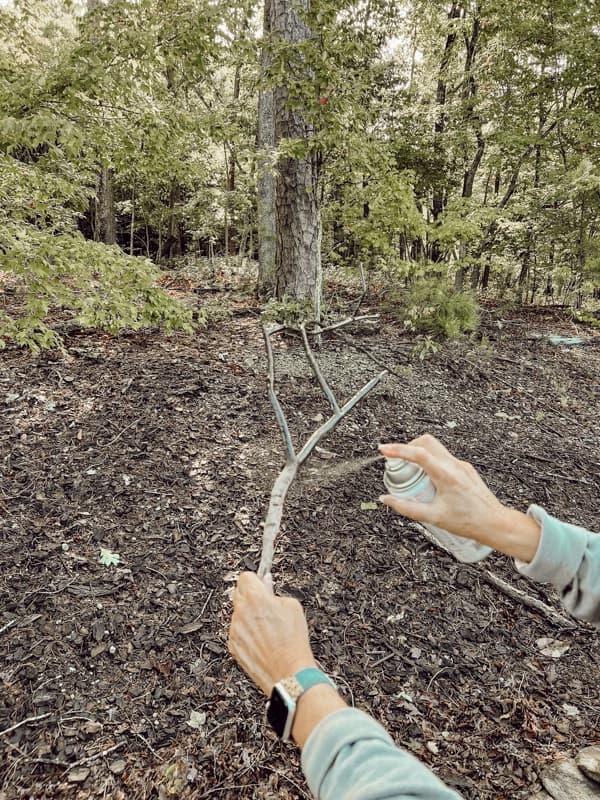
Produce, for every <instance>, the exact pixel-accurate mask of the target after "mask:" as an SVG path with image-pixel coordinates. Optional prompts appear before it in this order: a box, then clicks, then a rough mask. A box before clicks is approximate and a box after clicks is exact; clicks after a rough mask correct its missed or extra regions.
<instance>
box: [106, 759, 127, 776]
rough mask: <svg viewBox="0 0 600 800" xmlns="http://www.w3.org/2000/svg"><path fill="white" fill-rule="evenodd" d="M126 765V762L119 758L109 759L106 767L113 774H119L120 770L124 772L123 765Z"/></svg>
mask: <svg viewBox="0 0 600 800" xmlns="http://www.w3.org/2000/svg"><path fill="white" fill-rule="evenodd" d="M126 766H127V762H126V761H125V759H124V758H119V759H118V760H117V761H111V763H110V764H109V766H108V768H109V770H110V771H111V772H112V773H113V775H120V774H121V773H122V772H125V767H126Z"/></svg>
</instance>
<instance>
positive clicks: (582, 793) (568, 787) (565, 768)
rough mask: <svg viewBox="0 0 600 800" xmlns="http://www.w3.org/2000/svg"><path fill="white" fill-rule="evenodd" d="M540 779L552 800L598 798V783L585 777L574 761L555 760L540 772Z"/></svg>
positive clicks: (590, 799)
mask: <svg viewBox="0 0 600 800" xmlns="http://www.w3.org/2000/svg"><path fill="white" fill-rule="evenodd" d="M540 779H541V781H542V784H543V786H544V788H545V789H546V791H548V792H549V793H550V795H551V797H553V798H554V800H598V798H599V797H600V793H599V792H598V785H597V784H596V783H594V782H593V781H591V780H589V778H586V777H585V775H584V774H583V772H581V771H580V770H579V769H578V767H577V764H576V763H575V761H573V760H572V759H570V760H568V761H557V762H556V763H554V764H551V765H550V766H549V767H546V769H545V770H544V771H543V772H542V774H541V775H540Z"/></svg>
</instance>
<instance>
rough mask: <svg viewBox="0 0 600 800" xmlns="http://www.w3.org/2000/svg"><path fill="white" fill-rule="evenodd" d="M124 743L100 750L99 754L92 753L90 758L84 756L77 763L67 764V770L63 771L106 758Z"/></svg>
mask: <svg viewBox="0 0 600 800" xmlns="http://www.w3.org/2000/svg"><path fill="white" fill-rule="evenodd" d="M124 744H125V742H124V741H123V742H117V744H113V746H112V747H108V748H107V749H106V750H100V752H99V753H94V754H93V755H91V756H86V757H85V758H80V759H79V761H74V762H73V763H72V764H69V768H68V769H66V770H65V772H70V771H71V770H72V769H74V767H80V766H81V765H82V764H87V763H89V762H90V761H95V760H96V759H97V758H103V757H104V756H107V755H108V754H109V753H114V751H115V750H118V749H119V748H120V747H123V745H124ZM63 775H64V773H63Z"/></svg>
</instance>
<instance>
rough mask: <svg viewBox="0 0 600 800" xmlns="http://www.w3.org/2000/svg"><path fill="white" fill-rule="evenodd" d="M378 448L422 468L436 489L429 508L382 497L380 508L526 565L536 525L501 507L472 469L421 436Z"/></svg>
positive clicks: (536, 537) (533, 549) (537, 533)
mask: <svg viewBox="0 0 600 800" xmlns="http://www.w3.org/2000/svg"><path fill="white" fill-rule="evenodd" d="M379 449H380V451H381V453H382V455H384V456H386V458H403V459H405V460H406V461H412V462H414V463H415V464H418V465H419V466H420V467H423V469H424V470H425V472H426V473H427V474H428V475H429V477H430V478H431V480H432V482H433V484H434V486H435V488H436V494H435V497H434V498H433V500H432V501H431V502H430V503H421V502H418V501H415V500H406V499H404V498H400V497H395V496H394V495H384V496H383V497H382V498H381V500H382V502H383V503H385V505H387V506H390V508H393V509H394V511H397V512H398V513H399V514H403V515H404V516H405V517H410V518H411V519H415V520H418V521H419V522H428V523H430V524H432V525H436V526H437V527H439V528H443V529H445V530H447V531H449V532H450V533H456V534H458V535H459V536H466V537H467V538H469V539H475V540H476V541H478V542H481V543H482V544H486V545H488V546H489V547H493V548H494V549H495V550H499V551H500V552H503V553H506V554H507V555H511V556H513V557H515V558H519V559H521V560H523V561H531V559H532V558H533V556H534V555H535V552H536V550H537V546H538V543H539V538H540V528H539V525H538V524H537V523H536V522H535V520H533V519H532V518H531V517H527V516H526V515H525V514H521V513H520V512H518V511H514V510H513V509H510V508H507V507H506V506H504V505H503V504H502V503H501V502H500V501H499V500H498V498H497V497H496V496H495V495H494V494H493V493H492V492H491V491H490V490H489V489H488V487H487V486H486V485H485V483H484V482H483V480H482V479H481V477H480V475H479V473H478V472H477V470H476V469H475V467H473V466H472V465H471V464H469V463H468V462H466V461H460V460H459V459H458V458H455V457H454V456H453V455H452V454H451V453H450V452H449V451H448V450H446V448H445V447H444V445H443V444H442V443H441V442H440V441H438V440H437V439H436V438H435V437H434V436H431V435H430V434H425V435H424V436H419V438H418V439H414V440H413V441H412V442H410V443H409V444H383V445H380V447H379Z"/></svg>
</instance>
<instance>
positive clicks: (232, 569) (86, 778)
mask: <svg viewBox="0 0 600 800" xmlns="http://www.w3.org/2000/svg"><path fill="white" fill-rule="evenodd" d="M483 333H484V334H485V336H486V337H487V339H485V340H484V343H483V345H482V344H478V343H477V342H473V341H463V342H459V343H454V344H448V345H446V346H444V348H443V349H442V350H441V351H439V352H438V353H436V354H435V355H433V356H432V357H431V358H429V359H427V360H425V361H424V362H420V361H419V360H418V359H416V358H414V357H411V350H412V347H413V345H414V339H413V338H412V337H411V336H410V335H409V334H406V333H402V332H400V331H398V330H397V329H395V328H394V327H393V326H392V325H391V324H390V322H389V321H385V320H383V321H382V322H381V323H380V324H379V325H378V326H377V328H376V330H375V331H374V332H369V331H368V330H365V329H364V328H363V329H362V330H359V331H358V332H357V333H355V334H352V333H351V331H350V330H348V331H346V334H345V335H346V336H347V337H350V338H351V339H352V342H353V343H354V344H353V345H351V344H350V343H349V342H348V341H342V340H341V339H339V338H336V337H334V336H330V337H326V338H325V341H324V342H323V345H322V348H321V350H320V352H319V354H318V358H319V360H320V361H321V363H322V365H323V371H324V372H325V373H326V374H327V375H328V377H329V378H330V380H331V383H332V385H333V387H334V388H335V389H336V391H337V392H338V394H339V397H340V399H347V398H348V397H349V396H350V395H351V394H352V393H353V392H354V391H355V390H356V389H357V388H358V387H359V386H360V385H362V384H363V383H364V382H365V381H366V380H368V379H369V378H370V377H372V376H373V375H375V374H377V373H378V371H379V369H380V367H379V366H377V365H376V364H374V363H373V362H372V360H370V358H369V356H368V355H367V353H368V354H370V355H371V356H372V357H374V358H375V359H376V360H377V361H379V362H380V363H384V364H386V365H387V366H389V367H390V368H391V369H393V370H394V372H395V373H396V374H395V375H391V374H390V375H388V377H387V378H386V379H385V380H384V381H382V383H381V384H380V385H379V386H378V387H377V389H376V390H375V391H373V392H372V393H371V394H370V395H369V396H368V397H367V398H366V399H365V400H364V401H363V402H362V403H361V405H360V406H358V407H357V408H356V409H355V410H354V411H353V412H352V413H351V414H350V415H349V416H348V417H347V419H346V420H344V421H343V423H342V424H341V425H340V426H339V427H338V428H337V429H336V430H335V431H334V432H333V433H332V434H331V435H330V436H329V437H328V438H327V439H326V440H325V441H324V442H322V444H321V452H319V453H316V454H315V456H314V457H313V458H312V459H311V462H310V467H311V471H310V472H309V471H308V470H307V472H306V475H305V477H304V479H302V480H301V481H300V482H299V483H298V485H297V486H295V487H294V488H293V489H292V491H291V494H290V496H289V499H288V503H287V507H286V513H285V517H284V519H285V523H284V526H283V530H282V534H281V537H280V539H279V542H278V547H277V552H276V559H275V562H276V563H275V570H274V579H275V585H276V589H277V590H278V591H280V592H284V593H289V594H292V595H294V596H296V597H298V598H299V599H301V600H302V602H303V603H304V605H305V608H306V611H307V615H308V618H309V623H310V627H311V631H312V637H313V642H314V647H315V651H316V653H317V656H318V658H319V659H320V661H321V663H322V665H323V667H324V669H326V670H327V671H328V672H329V674H331V675H332V676H333V677H334V679H335V680H336V682H337V683H338V685H339V686H340V687H341V690H342V692H343V693H344V696H345V697H346V699H347V700H348V702H353V703H355V704H356V705H357V706H359V707H360V708H363V709H366V710H368V711H370V712H371V713H372V714H373V715H374V716H375V717H376V718H377V719H379V720H381V722H382V723H383V724H384V725H385V726H386V727H387V728H388V730H389V731H390V732H391V734H392V735H393V737H394V738H395V740H396V741H397V742H398V744H400V745H402V746H404V747H406V748H408V749H409V750H411V751H412V752H413V753H415V754H416V755H417V756H418V757H419V758H420V759H422V760H423V761H425V762H426V763H427V764H429V765H430V766H431V767H432V768H433V769H434V770H435V771H436V772H437V774H438V775H439V776H440V777H441V778H442V779H443V780H445V781H446V782H447V783H448V784H450V785H451V786H454V787H456V788H457V789H458V790H459V791H460V792H461V793H462V794H463V795H464V797H465V798H482V800H491V799H492V798H506V800H508V798H510V799H511V800H519V799H520V798H526V797H529V795H530V794H532V793H533V792H534V791H535V789H536V788H538V787H539V782H538V779H537V772H538V770H539V769H540V768H541V767H542V766H543V765H544V764H545V763H547V762H548V761H551V760H554V759H556V758H557V757H559V756H560V755H561V754H572V753H574V752H576V750H577V749H578V748H579V747H581V746H583V745H586V744H591V743H597V742H600V639H599V638H598V635H597V633H595V632H594V631H593V629H592V628H591V627H590V626H588V625H586V624H584V623H580V624H577V625H576V626H575V627H572V628H571V627H561V626H560V625H559V624H557V623H555V622H554V621H552V620H551V619H550V618H548V617H547V616H546V615H544V614H543V613H541V612H539V611H536V610H534V609H532V608H530V607H528V606H527V605H526V604H524V603H522V602H520V601H517V600H514V599H512V598H510V597H508V596H507V595H506V594H505V593H504V592H502V591H500V590H499V589H498V588H496V587H495V586H494V585H493V584H492V583H491V582H490V580H489V577H488V575H487V570H490V571H492V572H493V573H494V574H496V575H498V576H500V577H502V578H503V579H505V580H506V581H508V582H510V584H511V585H514V586H516V587H518V588H520V589H521V590H523V591H525V592H526V593H527V594H528V596H529V597H532V598H537V599H539V600H543V601H544V602H546V603H548V604H549V605H551V606H552V607H554V608H555V609H556V610H557V611H560V610H561V609H560V603H559V602H558V600H557V597H556V596H555V594H554V593H553V592H552V591H550V590H548V588H547V587H544V586H539V585H538V586H536V585H534V584H531V583H529V582H528V581H526V580H525V579H524V578H522V577H520V576H519V575H518V574H517V573H516V572H515V570H514V569H513V567H512V566H511V563H510V562H509V560H508V559H506V558H504V557H501V556H498V555H493V556H492V557H490V558H489V559H488V560H487V561H486V562H484V563H483V564H481V565H476V566H466V565H461V564H459V563H458V562H456V561H454V560H453V558H452V557H451V556H449V555H448V554H446V553H445V552H442V551H440V550H437V549H436V548H434V547H433V546H432V545H431V544H430V543H429V542H428V541H427V540H426V539H425V538H424V536H423V535H422V533H420V532H419V531H417V530H415V529H414V527H413V526H411V524H410V523H409V522H408V521H406V520H403V519H401V518H398V517H394V515H393V514H391V513H390V512H389V511H388V510H387V509H385V508H382V507H380V506H379V507H377V508H376V509H373V508H369V507H367V508H364V507H363V506H362V504H365V503H370V502H371V501H373V500H374V499H376V498H377V497H378V495H379V494H380V493H381V491H382V483H381V473H382V467H381V464H379V463H376V464H372V465H370V466H368V467H366V468H364V469H361V470H355V471H352V470H351V469H350V467H351V466H352V465H353V464H354V462H353V461H352V460H353V459H361V458H363V457H366V456H369V455H371V454H373V453H374V452H375V448H376V444H377V442H379V441H385V440H395V439H398V440H406V439H408V438H412V437H414V436H416V435H418V434H420V433H422V432H424V431H426V430H429V431H431V432H432V433H434V434H435V435H437V436H438V437H439V438H441V439H442V440H443V441H444V443H445V444H446V445H447V446H448V447H450V448H451V449H452V450H453V451H455V452H456V453H457V454H458V455H460V456H461V457H462V458H465V459H468V460H470V461H472V462H474V463H475V464H476V465H477V467H478V468H479V469H480V470H481V472H482V473H483V475H484V476H485V478H486V480H487V481H488V483H489V484H490V485H491V486H492V488H493V489H494V490H495V491H496V492H498V494H499V496H500V497H501V499H503V500H505V501H508V502H510V503H511V504H513V505H515V506H516V507H518V508H520V509H525V508H526V507H527V505H528V504H529V503H531V502H534V501H535V502H539V503H540V504H542V505H543V506H545V507H546V508H547V509H548V510H549V511H550V512H552V513H554V514H555V515H557V516H559V517H561V518H562V519H565V520H567V521H570V522H577V523H579V524H581V525H583V526H585V527H589V528H592V529H595V530H598V528H599V527H600V526H599V515H598V505H597V504H598V496H599V492H600V427H599V417H598V400H599V396H600V368H599V367H600V347H598V346H596V345H597V344H598V341H599V338H600V337H598V333H597V332H594V331H593V330H592V329H591V328H586V327H585V326H578V327H577V328H575V326H574V325H573V323H572V322H569V321H568V320H566V319H565V318H564V317H562V316H561V312H559V311H556V310H540V309H537V310H530V311H519V312H510V313H505V314H504V315H501V314H500V312H498V311H494V310H493V309H488V311H487V312H486V313H485V315H484V324H483ZM549 334H564V335H568V336H572V335H577V334H579V335H582V336H584V337H585V338H593V337H595V342H592V344H589V345H588V346H580V347H570V348H566V347H557V346H554V345H553V344H551V343H550V342H549V340H548V338H547V336H548V335H549ZM67 346H68V351H69V357H68V358H65V357H63V356H60V355H57V354H43V355H40V356H32V355H30V354H28V353H26V352H22V351H19V350H16V349H13V350H10V349H9V350H6V351H4V352H3V353H2V355H1V367H0V436H1V440H2V449H1V470H2V482H1V486H0V514H1V517H0V526H1V534H0V542H1V551H0V753H1V755H0V798H1V800H13V798H55V797H60V798H73V799H75V798H93V797H101V798H136V800H143V799H144V798H169V797H172V798H195V799H196V800H200V798H209V797H210V798H213V797H214V798H222V799H223V800H227V799H228V798H231V800H233V798H236V799H238V798H239V799H240V800H242V799H247V800H249V799H250V798H257V799H260V800H268V799H270V798H284V799H285V798H305V797H308V796H309V795H308V791H307V789H306V788H305V783H304V779H303V777H302V774H301V771H300V768H299V759H298V755H297V753H296V751H295V749H294V748H292V747H290V746H288V745H283V744H280V743H279V742H278V741H277V740H276V738H275V737H274V735H273V734H272V733H271V732H270V731H268V730H267V729H266V727H265V724H264V719H263V715H264V698H262V697H261V696H259V693H258V692H257V691H256V690H255V689H254V688H253V687H252V686H251V685H250V683H249V681H248V680H246V678H245V677H244V675H243V674H242V673H241V672H240V670H239V669H238V668H237V667H236V666H235V665H234V664H233V662H232V661H231V659H230V657H229V656H228V654H227V648H226V636H227V624H228V619H229V615H230V601H229V594H228V590H229V589H230V588H231V586H232V585H233V582H234V580H235V576H236V575H237V573H238V571H239V570H242V569H255V568H256V566H257V563H258V559H259V553H260V544H261V522H262V520H263V519H264V514H265V510H266V506H267V501H268V494H269V491H270V488H271V485H272V483H273V480H274V478H275V476H276V474H277V472H278V470H279V469H280V468H281V466H282V465H283V460H284V454H283V446H282V441H281V436H280V433H279V430H278V428H277V426H276V422H275V418H274V414H273V411H272V408H271V405H270V403H269V400H268V396H267V391H266V377H265V356H264V345H263V340H262V336H261V332H260V327H259V322H258V317H257V314H256V313H255V312H254V311H253V310H252V309H251V308H245V307H244V306H243V304H238V307H237V310H236V313H235V315H234V316H233V318H231V319H230V320H229V321H226V322H224V323H222V324H221V325H220V326H219V327H218V329H213V330H210V331H208V332H205V333H199V334H197V335H196V336H194V337H187V336H171V337H164V336H160V335H158V334H152V335H142V334H136V335H131V336H126V337H122V338H118V339H117V338H112V337H109V336H104V335H100V334H97V333H90V334H84V333H79V334H74V335H72V336H71V337H69V338H68V339H67ZM358 348H360V349H358ZM276 367H277V372H278V375H279V390H280V397H281V400H282V403H283V405H284V407H285V408H286V410H287V412H288V417H289V420H290V424H291V427H292V430H293V433H294V436H295V438H296V441H300V440H304V439H305V438H306V437H307V435H308V434H309V433H310V432H311V431H312V430H313V429H314V428H315V427H316V426H317V425H318V424H319V421H320V420H321V419H322V417H323V416H325V415H326V414H327V404H326V402H325V400H324V399H323V396H322V395H321V393H320V390H319V387H318V385H317V384H316V382H315V380H314V379H313V378H311V376H310V374H309V368H308V366H307V364H306V362H305V360H304V356H303V352H302V350H301V346H300V344H299V342H298V341H297V340H295V339H293V338H287V339H280V340H278V343H277V345H276ZM348 462H349V464H348ZM315 470H316V472H315ZM101 549H102V550H104V551H109V552H108V553H106V552H105V553H104V555H105V556H108V560H109V561H110V560H111V559H110V556H111V554H118V555H119V557H120V560H119V563H118V564H112V565H110V564H107V565H105V564H102V563H100V556H101ZM542 637H548V638H551V639H556V640H559V641H560V642H561V643H562V647H561V648H560V650H559V651H557V652H555V653H554V656H556V655H557V654H558V652H561V653H562V654H561V655H560V656H559V657H552V655H547V654H545V653H543V652H542V647H543V645H542V644H540V643H539V642H538V640H539V639H541V638H542ZM555 649H556V647H555Z"/></svg>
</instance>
